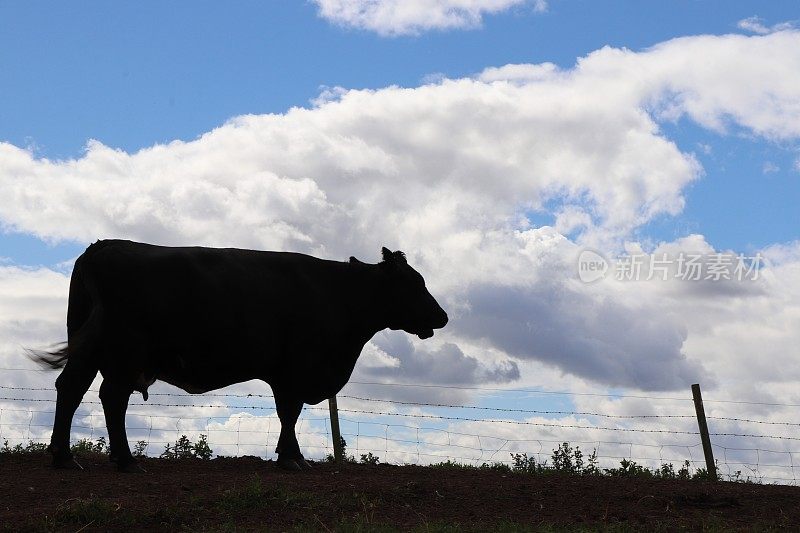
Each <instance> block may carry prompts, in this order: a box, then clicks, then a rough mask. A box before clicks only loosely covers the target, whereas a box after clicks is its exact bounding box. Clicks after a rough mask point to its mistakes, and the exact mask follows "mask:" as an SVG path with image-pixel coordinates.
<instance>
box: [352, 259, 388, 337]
mask: <svg viewBox="0 0 800 533" xmlns="http://www.w3.org/2000/svg"><path fill="white" fill-rule="evenodd" d="M348 267H349V268H348V271H349V273H350V276H349V281H350V283H349V287H348V291H349V294H348V303H349V307H350V309H351V310H352V311H353V313H355V316H356V317H357V318H356V320H357V322H358V323H359V324H363V325H364V327H365V328H367V329H368V330H369V331H368V332H365V333H367V334H368V337H367V338H368V339H369V338H372V336H373V335H374V334H375V333H377V332H379V331H380V330H382V329H386V328H387V327H388V326H389V324H388V319H387V318H386V313H385V312H384V306H383V305H382V300H383V297H384V294H385V291H384V287H383V282H384V281H383V275H382V273H381V271H380V267H379V266H378V265H371V264H367V263H356V264H353V263H349V264H348Z"/></svg>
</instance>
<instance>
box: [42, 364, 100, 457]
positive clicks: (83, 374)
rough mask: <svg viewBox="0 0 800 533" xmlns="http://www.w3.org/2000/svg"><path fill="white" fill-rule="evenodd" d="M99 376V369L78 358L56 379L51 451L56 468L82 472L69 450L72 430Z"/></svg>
mask: <svg viewBox="0 0 800 533" xmlns="http://www.w3.org/2000/svg"><path fill="white" fill-rule="evenodd" d="M96 375H97V369H96V368H92V367H91V366H90V365H86V364H84V363H83V362H81V361H80V360H79V359H69V360H68V361H67V364H66V366H65V367H64V370H62V371H61V375H59V376H58V378H57V379H56V391H57V397H56V414H55V421H54V423H53V435H52V437H51V439H50V446H49V448H48V451H49V452H50V453H51V454H52V455H53V466H55V467H56V468H76V469H82V467H81V465H80V464H78V463H77V462H76V461H75V460H74V459H73V457H72V452H70V449H69V437H70V427H71V426H72V418H73V417H74V416H75V411H76V410H77V409H78V406H79V405H80V403H81V400H83V395H84V394H86V391H87V390H89V386H90V385H91V384H92V381H93V380H94V377H95V376H96Z"/></svg>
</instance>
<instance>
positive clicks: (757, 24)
mask: <svg viewBox="0 0 800 533" xmlns="http://www.w3.org/2000/svg"><path fill="white" fill-rule="evenodd" d="M736 26H737V27H738V28H740V29H742V30H745V31H749V32H752V33H757V34H759V35H767V34H769V33H775V32H776V31H784V30H792V29H795V24H794V21H786V22H779V23H777V24H773V25H772V26H766V25H765V24H764V19H762V18H761V17H759V16H756V15H754V16H752V17H747V18H746V19H742V20H740V21H739V22H737V23H736Z"/></svg>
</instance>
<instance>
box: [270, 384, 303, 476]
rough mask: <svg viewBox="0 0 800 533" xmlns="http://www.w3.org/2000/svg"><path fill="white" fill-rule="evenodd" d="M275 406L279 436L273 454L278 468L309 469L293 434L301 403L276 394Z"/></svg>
mask: <svg viewBox="0 0 800 533" xmlns="http://www.w3.org/2000/svg"><path fill="white" fill-rule="evenodd" d="M275 406H276V408H277V411H278V418H279V419H280V421H281V434H280V437H278V446H277V447H276V448H275V453H277V454H278V466H279V467H280V468H283V469H285V470H304V469H306V468H311V465H309V464H308V462H306V460H305V458H304V457H303V454H302V453H300V444H299V443H298V442H297V435H296V434H295V432H294V426H295V424H297V418H298V417H299V416H300V411H302V410H303V402H302V401H300V400H294V399H288V398H285V397H283V396H280V395H278V394H276V395H275Z"/></svg>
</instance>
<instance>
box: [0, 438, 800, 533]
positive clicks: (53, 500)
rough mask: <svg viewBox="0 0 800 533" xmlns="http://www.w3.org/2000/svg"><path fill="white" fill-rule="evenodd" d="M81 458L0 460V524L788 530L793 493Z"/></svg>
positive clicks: (725, 485)
mask: <svg viewBox="0 0 800 533" xmlns="http://www.w3.org/2000/svg"><path fill="white" fill-rule="evenodd" d="M82 464H83V465H84V466H85V467H86V470H84V471H79V470H54V469H52V468H51V467H50V466H49V462H48V458H47V457H46V456H43V455H38V454H24V455H12V454H3V455H2V456H0V530H10V531H18V530H33V531H36V530H43V531H48V530H50V531H52V530H55V531H78V530H82V531H134V530H135V531H143V530H181V529H184V530H192V531H197V530H214V531H217V530H230V531H240V530H267V531H291V530H301V531H373V530H378V531H393V530H420V531H430V530H433V531H461V530H465V531H489V530H504V531H517V530H532V531H540V530H545V531H551V530H562V529H566V530H575V529H579V530H590V531H591V530H613V531H629V530H630V531H639V530H647V531H658V530H663V531H675V530H701V529H711V530H731V529H733V530H753V529H757V530H765V529H766V530H768V529H773V528H775V529H784V528H786V529H791V530H796V529H798V528H800V505H798V504H800V488H798V487H790V486H778V485H761V484H747V483H729V482H718V483H713V482H705V481H663V480H653V479H642V478H612V477H585V476H584V477H582V476H563V475H556V474H552V475H529V474H521V473H507V472H500V471H493V470H488V469H485V470H480V469H454V468H436V467H419V466H390V465H359V464H345V465H341V466H337V465H333V464H330V463H316V464H315V465H314V468H313V469H311V470H308V471H304V472H284V471H281V470H278V469H277V467H276V466H275V464H274V463H273V462H271V461H263V460H261V459H258V458H254V457H239V458H218V459H213V460H211V461H201V460H165V459H143V460H142V461H141V463H140V464H141V465H142V466H143V468H144V469H145V470H146V472H141V473H136V474H124V473H119V472H117V471H116V469H115V467H114V466H113V465H111V464H110V463H108V459H107V457H105V456H89V457H84V458H82Z"/></svg>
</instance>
